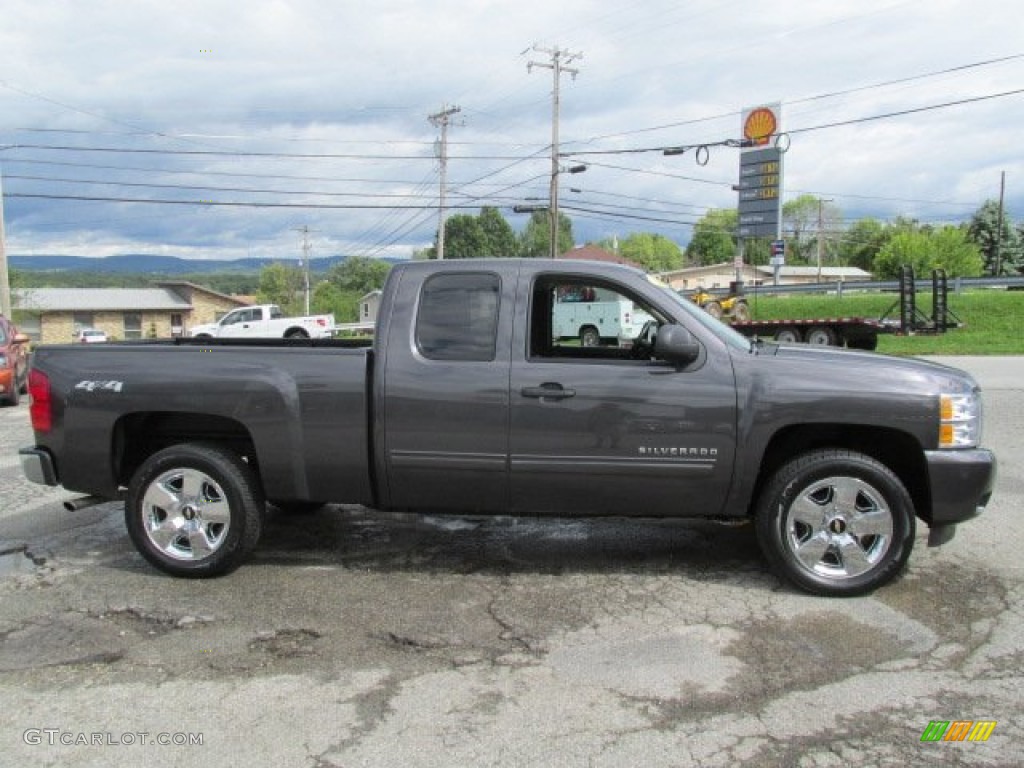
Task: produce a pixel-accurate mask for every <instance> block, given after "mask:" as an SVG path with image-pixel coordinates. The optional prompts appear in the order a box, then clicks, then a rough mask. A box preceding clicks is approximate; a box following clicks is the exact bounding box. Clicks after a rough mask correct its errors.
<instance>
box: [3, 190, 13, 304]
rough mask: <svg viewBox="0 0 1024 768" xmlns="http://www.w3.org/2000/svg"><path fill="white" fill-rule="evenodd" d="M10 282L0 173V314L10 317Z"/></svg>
mask: <svg viewBox="0 0 1024 768" xmlns="http://www.w3.org/2000/svg"><path fill="white" fill-rule="evenodd" d="M12 314H13V313H12V312H11V283H10V276H9V275H8V274H7V248H6V246H5V245H4V187H3V174H2V173H0V315H3V316H4V317H6V318H7V319H8V320H10V319H12Z"/></svg>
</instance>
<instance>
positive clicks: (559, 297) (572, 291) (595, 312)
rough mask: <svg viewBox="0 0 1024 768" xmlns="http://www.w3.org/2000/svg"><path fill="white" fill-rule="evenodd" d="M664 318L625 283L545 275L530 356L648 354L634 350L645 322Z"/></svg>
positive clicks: (533, 317)
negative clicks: (634, 293)
mask: <svg viewBox="0 0 1024 768" xmlns="http://www.w3.org/2000/svg"><path fill="white" fill-rule="evenodd" d="M664 320H665V318H664V317H662V316H661V315H660V313H659V312H658V311H657V310H656V309H654V308H652V307H650V306H649V305H647V304H646V303H645V302H643V301H642V300H639V299H638V298H637V297H635V296H633V295H632V294H631V293H630V292H629V291H628V289H626V288H625V287H624V286H620V285H616V284H615V283H611V282H594V281H593V280H590V281H586V280H584V279H583V278H575V277H572V276H570V275H542V276H540V277H538V278H537V280H536V281H535V282H534V286H533V296H532V299H531V304H530V357H541V358H552V357H556V358H577V359H584V360H592V359H599V360H630V359H637V358H640V359H642V356H639V355H633V354H632V353H633V352H634V351H639V348H636V342H637V340H638V338H639V337H640V336H641V334H643V332H644V328H645V325H646V324H647V323H648V322H651V321H653V322H655V323H662V322H664Z"/></svg>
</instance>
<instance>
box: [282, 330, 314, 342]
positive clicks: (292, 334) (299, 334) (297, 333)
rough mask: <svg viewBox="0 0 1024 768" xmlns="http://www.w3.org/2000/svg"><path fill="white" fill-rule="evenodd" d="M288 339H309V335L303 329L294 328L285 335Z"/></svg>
mask: <svg viewBox="0 0 1024 768" xmlns="http://www.w3.org/2000/svg"><path fill="white" fill-rule="evenodd" d="M284 337H285V338H286V339H308V338H309V334H308V333H306V332H305V331H304V330H302V329H301V328H292V329H291V330H290V331H288V333H286V334H285V335H284Z"/></svg>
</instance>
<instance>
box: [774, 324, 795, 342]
mask: <svg viewBox="0 0 1024 768" xmlns="http://www.w3.org/2000/svg"><path fill="white" fill-rule="evenodd" d="M800 339H801V336H800V330H799V329H798V328H793V327H792V326H789V325H787V326H784V327H782V328H779V330H777V331H776V332H775V340H776V341H779V342H782V343H784V344H793V343H796V342H798V341H800Z"/></svg>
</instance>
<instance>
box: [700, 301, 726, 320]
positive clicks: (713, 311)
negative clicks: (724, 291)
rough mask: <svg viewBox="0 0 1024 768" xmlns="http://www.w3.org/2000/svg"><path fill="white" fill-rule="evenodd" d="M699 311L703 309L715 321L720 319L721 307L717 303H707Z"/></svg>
mask: <svg viewBox="0 0 1024 768" xmlns="http://www.w3.org/2000/svg"><path fill="white" fill-rule="evenodd" d="M701 309H703V310H704V311H705V312H707V313H708V314H709V315H711V316H712V317H713V318H715V319H716V320H721V319H722V305H721V304H719V303H718V302H717V301H709V302H707V303H706V304H705V305H704V306H703V307H701Z"/></svg>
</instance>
